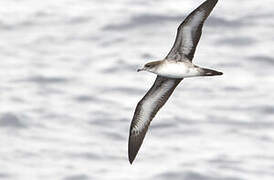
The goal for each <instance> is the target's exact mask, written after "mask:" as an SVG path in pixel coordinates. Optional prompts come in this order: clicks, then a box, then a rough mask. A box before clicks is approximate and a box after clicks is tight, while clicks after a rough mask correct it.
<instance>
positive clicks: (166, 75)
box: [128, 0, 223, 164]
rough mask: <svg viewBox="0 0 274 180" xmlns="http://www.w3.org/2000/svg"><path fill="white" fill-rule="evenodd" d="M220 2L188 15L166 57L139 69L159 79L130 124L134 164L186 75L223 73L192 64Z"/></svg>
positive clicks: (130, 151)
mask: <svg viewBox="0 0 274 180" xmlns="http://www.w3.org/2000/svg"><path fill="white" fill-rule="evenodd" d="M217 2H218V0H207V1H205V2H204V3H202V4H201V5H200V6H199V7H198V8H196V9H195V10H194V11H193V12H191V13H190V15H188V16H187V17H186V19H185V20H184V21H183V22H182V23H181V24H180V26H179V27H178V29H177V35H176V39H175V42H174V44H173V47H172V48H171V50H170V52H169V53H168V55H167V56H166V57H165V59H163V60H160V61H153V62H149V63H147V64H145V65H144V67H143V68H141V69H138V70H137V71H138V72H139V71H148V72H151V73H154V74H157V78H156V80H155V82H154V84H153V86H152V87H151V88H150V89H149V91H148V92H147V93H146V95H145V96H144V97H143V98H142V99H141V100H140V101H139V102H138V104H137V107H136V109H135V112H134V116H133V119H132V122H131V125H130V132H129V141H128V158H129V162H130V163H131V164H132V162H133V160H134V159H135V157H136V155H137V153H138V151H139V149H140V147H141V145H142V143H143V140H144V137H145V134H146V132H147V130H148V127H149V124H150V122H151V121H152V119H153V118H154V116H155V115H156V113H157V112H158V111H159V109H160V108H161V107H162V106H163V105H164V104H165V103H166V101H167V100H168V98H169V97H170V95H171V94H172V92H173V91H174V89H175V88H176V87H177V85H178V84H179V83H180V82H181V81H182V80H183V79H184V78H187V77H195V76H216V75H222V74H223V73H222V72H219V71H215V70H212V69H207V68H202V67H199V66H197V65H194V64H192V59H193V56H194V53H195V50H196V47H197V44H198V42H199V40H200V37H201V34H202V27H203V24H204V22H205V20H206V19H207V17H208V16H209V14H210V13H211V11H212V9H213V8H214V6H215V5H216V4H217Z"/></svg>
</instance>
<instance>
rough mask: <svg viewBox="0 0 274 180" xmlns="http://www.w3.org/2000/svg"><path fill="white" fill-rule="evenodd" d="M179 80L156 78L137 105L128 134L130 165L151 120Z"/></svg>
mask: <svg viewBox="0 0 274 180" xmlns="http://www.w3.org/2000/svg"><path fill="white" fill-rule="evenodd" d="M181 80H182V79H170V78H165V77H161V76H157V78H156V80H155V82H154V84H153V86H152V87H151V88H150V90H149V91H148V92H147V93H146V95H145V96H144V97H143V98H142V99H141V101H139V103H138V104H137V107H136V109H135V112H134V116H133V119H132V122H131V125H130V132H129V142H128V158H129V161H130V163H132V162H133V160H134V159H135V157H136V155H137V153H138V151H139V149H140V147H141V145H142V143H143V140H144V137H145V134H146V132H147V129H148V126H149V124H150V122H151V120H152V119H153V118H154V116H155V115H156V113H157V112H158V111H159V109H160V108H161V107H162V106H163V105H164V104H165V103H166V101H167V100H168V98H169V97H170V95H171V94H172V92H173V91H174V89H175V88H176V86H177V85H178V84H179V83H180V82H181Z"/></svg>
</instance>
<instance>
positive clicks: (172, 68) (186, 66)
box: [154, 62, 200, 78]
mask: <svg viewBox="0 0 274 180" xmlns="http://www.w3.org/2000/svg"><path fill="white" fill-rule="evenodd" d="M154 73H155V74H158V75H160V76H164V77H169V78H187V77H194V76H199V75H200V72H199V71H198V68H196V67H195V66H194V65H193V64H190V63H188V62H166V63H164V64H163V65H161V67H159V68H158V69H157V71H156V72H154Z"/></svg>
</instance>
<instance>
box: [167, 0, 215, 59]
mask: <svg viewBox="0 0 274 180" xmlns="http://www.w3.org/2000/svg"><path fill="white" fill-rule="evenodd" d="M217 2H218V0H207V1H205V2H204V3H203V4H201V5H200V6H199V7H198V8H197V9H195V10H194V11H192V13H191V14H190V15H189V16H187V17H186V19H185V20H184V21H183V22H182V23H181V24H180V26H179V27H178V29H177V35H176V39H175V42H174V45H173V47H172V49H171V50H170V52H169V53H168V55H167V57H166V59H176V60H182V59H184V57H186V58H188V59H189V60H192V59H193V56H194V53H195V50H196V47H197V44H198V42H199V40H200V37H201V34H202V27H203V24H204V22H205V20H206V19H207V17H208V16H209V14H210V13H211V11H212V9H213V8H214V7H215V5H216V4H217Z"/></svg>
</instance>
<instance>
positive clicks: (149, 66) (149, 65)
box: [137, 61, 161, 72]
mask: <svg viewBox="0 0 274 180" xmlns="http://www.w3.org/2000/svg"><path fill="white" fill-rule="evenodd" d="M160 64H161V61H153V62H149V63H146V64H145V65H144V67H143V68H141V69H138V70H137V72H139V71H148V72H156V71H157V68H158V67H159V66H160Z"/></svg>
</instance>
